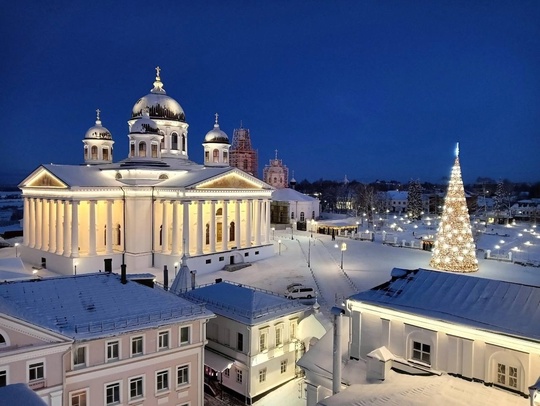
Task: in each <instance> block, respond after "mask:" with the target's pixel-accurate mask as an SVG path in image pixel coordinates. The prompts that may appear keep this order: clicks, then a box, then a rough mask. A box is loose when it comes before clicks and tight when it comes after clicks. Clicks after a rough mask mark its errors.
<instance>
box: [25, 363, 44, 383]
mask: <svg viewBox="0 0 540 406" xmlns="http://www.w3.org/2000/svg"><path fill="white" fill-rule="evenodd" d="M43 378H45V365H44V364H43V362H36V363H35V364H30V365H29V366H28V381H30V382H32V381H39V380H40V379H43Z"/></svg>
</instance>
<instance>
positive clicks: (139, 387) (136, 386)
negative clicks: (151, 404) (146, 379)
mask: <svg viewBox="0 0 540 406" xmlns="http://www.w3.org/2000/svg"><path fill="white" fill-rule="evenodd" d="M142 396H143V377H142V376H138V377H136V378H131V379H130V380H129V399H136V398H140V397H142Z"/></svg>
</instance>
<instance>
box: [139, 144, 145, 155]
mask: <svg viewBox="0 0 540 406" xmlns="http://www.w3.org/2000/svg"><path fill="white" fill-rule="evenodd" d="M139 156H140V157H141V158H144V157H146V142H143V141H141V142H140V143H139Z"/></svg>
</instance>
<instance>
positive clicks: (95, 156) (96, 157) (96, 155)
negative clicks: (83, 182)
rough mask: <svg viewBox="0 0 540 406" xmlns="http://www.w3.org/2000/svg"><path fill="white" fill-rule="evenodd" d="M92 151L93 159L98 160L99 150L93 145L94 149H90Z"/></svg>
mask: <svg viewBox="0 0 540 406" xmlns="http://www.w3.org/2000/svg"><path fill="white" fill-rule="evenodd" d="M90 151H91V154H92V159H94V160H95V159H98V153H97V152H98V148H97V147H96V146H95V145H93V146H92V148H90Z"/></svg>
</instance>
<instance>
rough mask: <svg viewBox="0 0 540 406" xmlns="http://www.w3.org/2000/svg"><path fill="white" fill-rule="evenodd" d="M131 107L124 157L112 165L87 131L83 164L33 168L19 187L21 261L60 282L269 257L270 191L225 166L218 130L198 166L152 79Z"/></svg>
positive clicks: (98, 130) (183, 127)
mask: <svg viewBox="0 0 540 406" xmlns="http://www.w3.org/2000/svg"><path fill="white" fill-rule="evenodd" d="M156 71H157V75H156V79H155V82H154V87H153V89H152V90H151V91H150V93H149V94H148V95H146V96H144V97H142V98H140V99H139V100H138V101H137V102H136V103H135V105H134V107H133V110H132V117H131V118H130V120H129V121H128V125H129V134H128V138H129V151H128V157H127V158H126V159H124V160H121V161H119V162H117V163H114V162H113V154H112V151H113V143H114V141H113V139H112V135H111V134H110V132H109V131H108V130H107V129H106V128H105V127H103V126H102V123H101V120H100V117H99V111H98V117H97V120H96V124H95V126H93V127H92V128H90V129H89V130H88V131H87V133H86V135H85V137H84V139H83V144H84V147H83V148H84V150H83V153H84V164H83V165H56V164H48V165H41V166H40V167H38V168H37V169H36V170H35V171H34V172H32V173H31V174H30V175H29V176H28V177H27V178H26V179H25V180H24V181H23V182H22V183H21V184H20V185H19V187H20V188H21V190H22V192H23V199H24V226H23V229H24V241H23V246H22V247H21V257H22V259H23V260H24V261H25V262H27V263H30V264H33V265H35V266H36V267H46V268H48V269H50V270H53V271H55V272H59V273H62V274H75V273H77V272H79V273H86V272H95V271H97V270H115V269H119V268H120V265H121V264H125V265H126V266H127V269H128V272H134V273H137V272H147V271H152V268H157V270H161V269H162V268H163V267H164V266H165V265H167V267H168V269H169V271H170V272H171V273H172V270H173V269H176V268H177V267H179V263H180V260H181V258H182V256H184V255H185V256H186V257H187V261H188V264H189V266H190V268H191V269H192V270H196V271H197V272H202V273H204V272H212V271H215V270H219V269H222V268H223V267H224V266H225V265H228V264H236V263H242V262H252V261H255V260H259V259H263V258H267V257H269V256H271V255H273V246H272V244H271V243H270V200H271V194H272V191H273V188H272V187H271V186H269V185H268V184H266V183H264V182H262V181H260V180H259V179H257V178H255V177H254V176H252V175H249V174H247V173H245V172H243V171H241V170H239V169H237V168H233V167H231V166H230V165H229V149H230V143H229V139H228V136H227V135H226V134H225V132H223V131H222V130H221V129H220V128H219V122H218V116H217V114H216V120H215V124H214V127H213V128H212V129H211V130H210V131H209V132H208V133H207V134H206V136H205V137H204V140H203V143H202V146H203V150H202V151H201V156H202V160H203V165H200V164H197V163H195V162H193V161H191V160H189V157H188V127H189V125H188V123H187V122H186V118H185V114H184V110H183V109H182V107H181V106H180V104H179V103H178V102H177V101H176V100H174V99H173V98H171V97H169V96H168V95H167V94H166V92H165V89H164V88H163V83H162V82H161V78H160V71H159V68H157V69H156Z"/></svg>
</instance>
